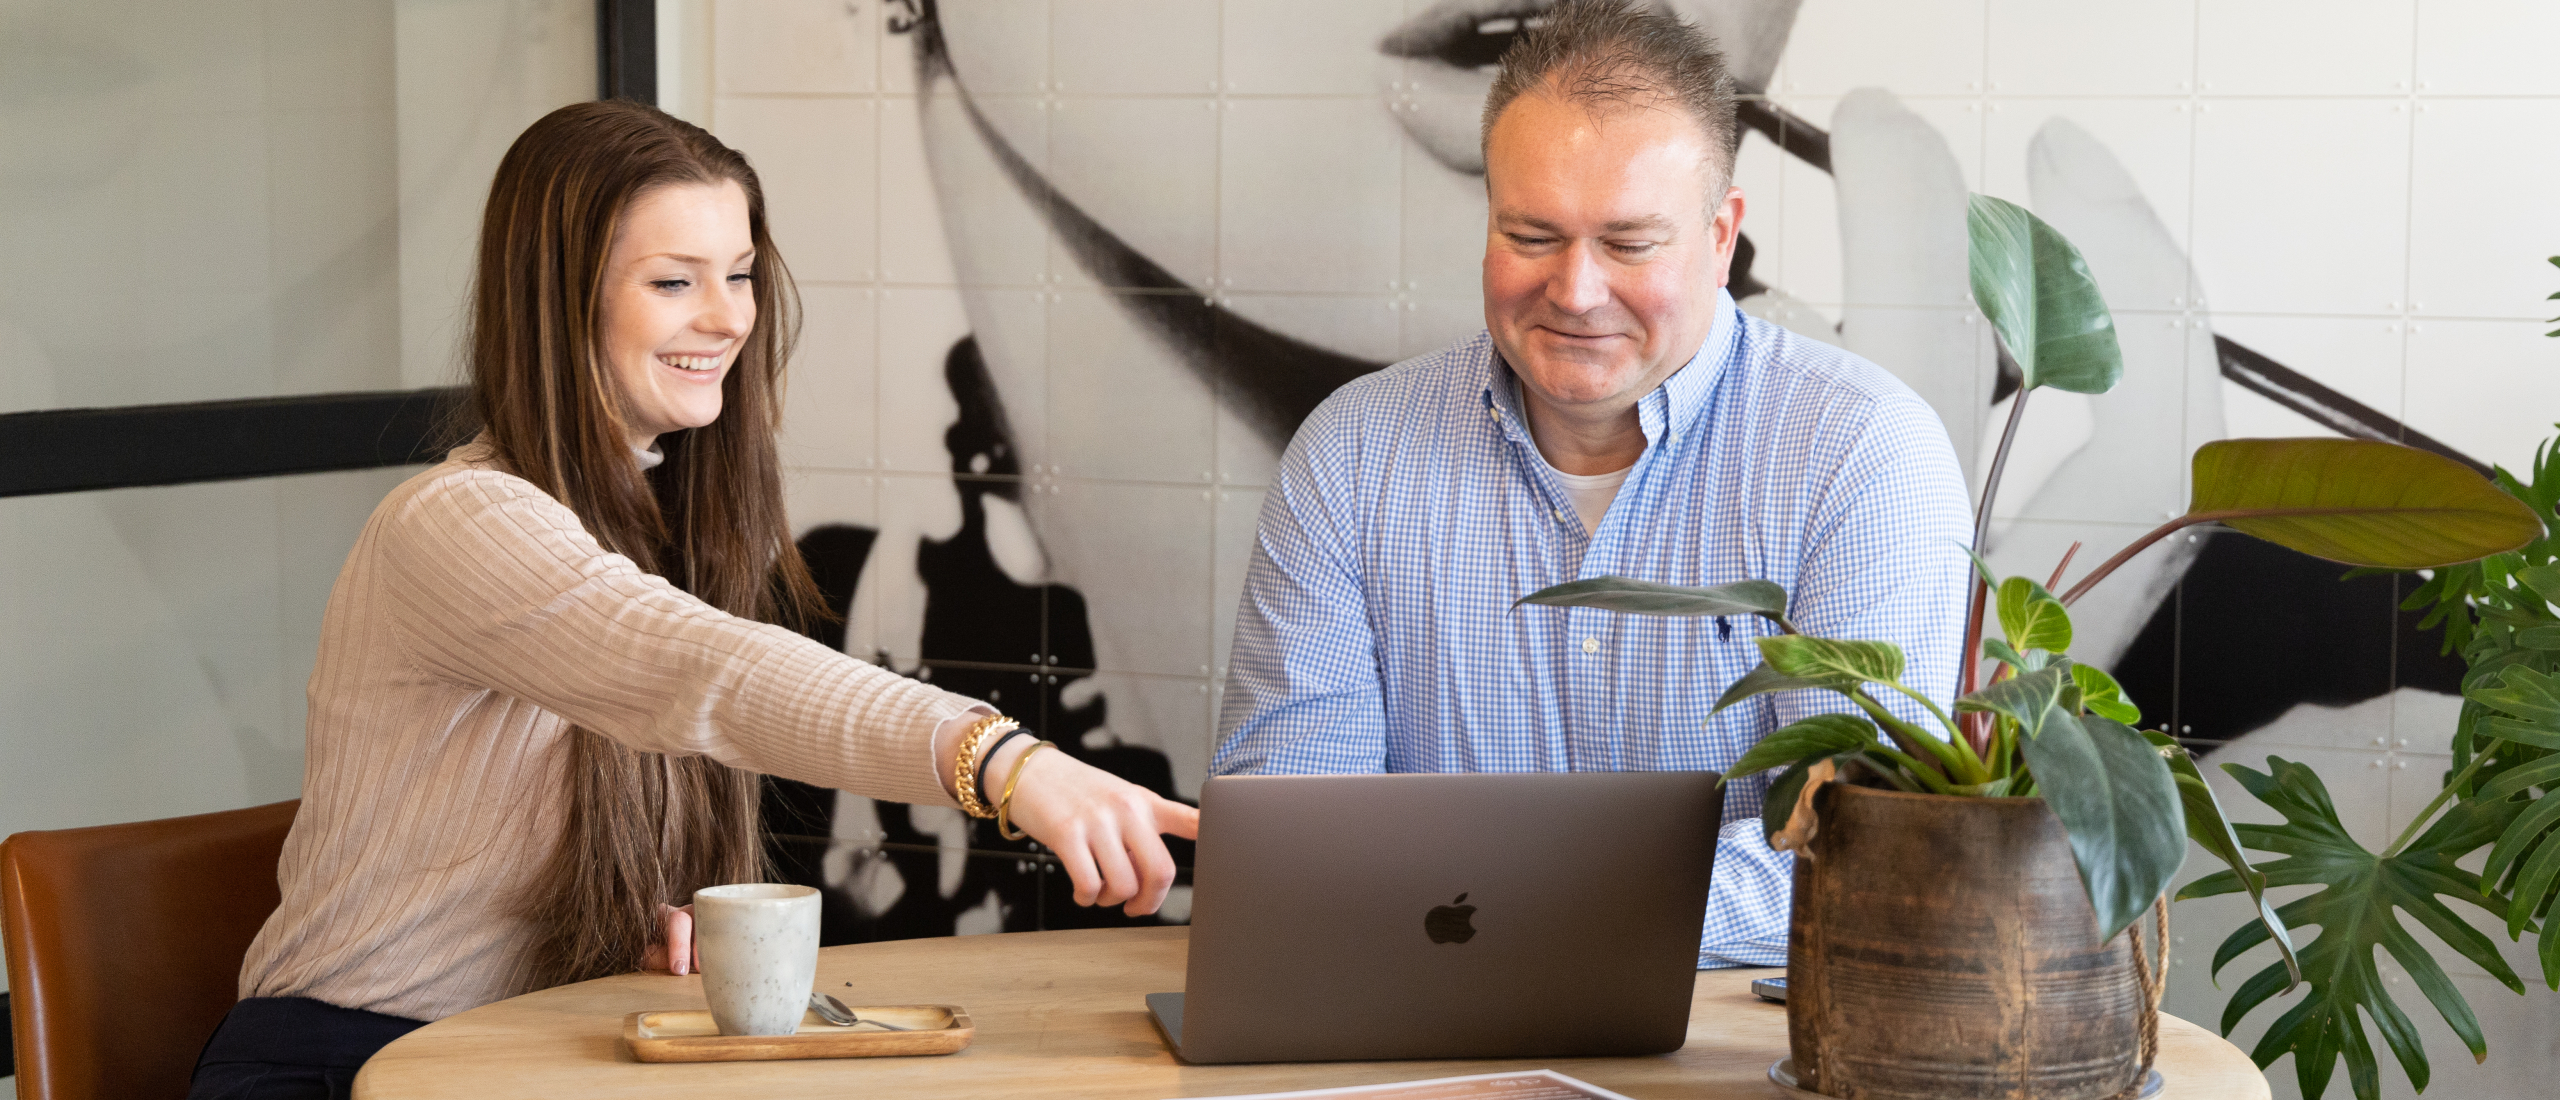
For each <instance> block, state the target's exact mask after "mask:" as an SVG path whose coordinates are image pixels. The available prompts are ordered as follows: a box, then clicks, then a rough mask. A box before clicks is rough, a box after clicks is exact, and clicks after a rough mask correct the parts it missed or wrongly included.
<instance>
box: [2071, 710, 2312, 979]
mask: <svg viewBox="0 0 2560 1100" xmlns="http://www.w3.org/2000/svg"><path fill="white" fill-rule="evenodd" d="M2072 667H2073V668H2074V669H2080V668H2087V667H2088V666H2087V665H2074V666H2072ZM2142 739H2143V740H2145V741H2149V742H2151V745H2152V747H2153V748H2156V749H2158V750H2160V756H2161V758H2162V759H2165V760H2167V761H2168V762H2169V774H2170V775H2172V776H2174V777H2176V779H2177V781H2178V804H2179V805H2181V806H2183V807H2185V808H2186V811H2187V839H2189V840H2192V841H2195V842H2196V844H2197V846H2199V847H2202V848H2203V849H2204V850H2205V851H2206V852H2208V853H2210V854H2212V856H2213V858H2215V859H2218V860H2221V861H2222V865H2223V866H2225V867H2228V868H2230V869H2231V870H2230V871H2229V872H2227V873H2229V874H2231V875H2232V876H2234V877H2235V879H2236V880H2237V881H2238V882H2239V883H2240V885H2241V886H2242V887H2243V888H2245V889H2246V890H2248V892H2249V903H2250V904H2251V905H2254V906H2256V907H2257V909H2258V923H2259V924H2261V925H2263V926H2265V929H2266V931H2267V933H2268V934H2269V935H2270V936H2273V937H2274V938H2275V943H2276V954H2277V955H2278V956H2280V957H2281V958H2282V959H2283V960H2284V968H2285V975H2286V982H2285V988H2286V989H2288V990H2289V989H2292V988H2293V985H2294V983H2296V982H2300V981H2301V980H2302V958H2301V956H2300V955H2298V954H2296V953H2295V951H2294V948H2293V933H2292V930H2290V929H2288V928H2286V927H2285V925H2284V918H2282V917H2279V916H2277V915H2276V907H2275V906H2274V905H2272V904H2269V903H2268V901H2267V876H2266V875H2264V874H2262V873H2260V872H2259V871H2258V869H2257V868H2255V867H2252V866H2250V865H2249V857H2248V855H2247V854H2246V853H2244V852H2243V851H2241V844H2240V834H2238V833H2235V832H2233V831H2232V829H2231V819H2230V818H2229V817H2228V816H2225V815H2224V814H2223V812H2222V800H2221V799H2219V798H2216V797H2214V794H2213V785H2212V784H2210V783H2207V782H2205V779H2204V772H2202V771H2200V770H2198V769H2197V767H2196V754H2194V753H2192V752H2189V751H2187V747H2186V746H2184V745H2181V744H2179V743H2178V742H2177V739H2176V738H2173V737H2170V736H2169V735H2168V734H2166V733H2163V732H2160V731H2158V730H2144V731H2142ZM2182 896H2183V895H2182Z"/></svg>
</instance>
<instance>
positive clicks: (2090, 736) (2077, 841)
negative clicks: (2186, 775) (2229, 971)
mask: <svg viewBox="0 0 2560 1100" xmlns="http://www.w3.org/2000/svg"><path fill="white" fill-rule="evenodd" d="M2040 675H2041V674H2040ZM2019 749H2020V751H2021V752H2023V753H2024V754H2025V755H2026V758H2027V766H2028V767H2029V768H2032V769H2034V770H2035V773H2036V787H2037V789H2039V790H2041V791H2042V792H2044V799H2045V804H2046V805H2049V806H2052V807H2053V812H2054V816H2056V817H2060V818H2061V819H2062V828H2063V831H2064V832H2067V833H2069V834H2070V835H2071V855H2072V860H2073V862H2075V863H2077V864H2079V867H2080V882H2081V884H2082V885H2084V886H2086V887H2087V888H2088V890H2089V905H2090V906H2091V907H2092V908H2094V909H2096V910H2097V912H2098V928H2099V939H2100V940H2101V942H2103V941H2105V940H2108V939H2113V938H2115V934H2116V933H2118V932H2121V931H2123V930H2124V926H2125V925H2128V924H2131V923H2133V922H2134V919H2135V918H2137V917H2140V916H2141V915H2142V914H2143V913H2144V912H2145V911H2147V910H2149V909H2150V908H2151V905H2152V903H2153V902H2155V901H2157V900H2159V898H2160V894H2161V893H2162V892H2163V891H2165V890H2167V889H2168V888H2169V879H2170V878H2171V877H2172V876H2174V875H2176V874H2177V873H2178V864H2179V863H2181V862H2183V861H2184V860H2185V859H2186V855H2187V837H2186V829H2185V828H2184V824H2183V816H2182V813H2181V810H2180V808H2179V805H2178V789H2177V783H2176V781H2175V780H2173V779H2171V778H2170V775H2169V763H2168V761H2166V760H2162V759H2161V758H2160V754H2159V753H2158V752H2156V751H2154V750H2153V749H2152V747H2151V743H2150V742H2148V741H2145V740H2143V739H2142V735H2141V734H2139V733H2136V732H2134V731H2133V730H2132V729H2130V728H2128V727H2126V726H2125V725H2123V724H2122V723H2119V722H2114V721H2110V720H2108V719H2105V718H2099V717H2095V716H2086V717H2084V716H2080V715H2057V716H2056V717H2054V718H2053V719H2051V720H2049V721H2047V722H2046V723H2045V727H2044V732H2043V733H2042V734H2040V735H2038V736H2035V737H2031V738H2027V739H2025V740H2024V741H2022V742H2021V743H2020V745H2019Z"/></svg>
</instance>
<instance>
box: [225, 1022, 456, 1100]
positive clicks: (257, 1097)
mask: <svg viewBox="0 0 2560 1100" xmlns="http://www.w3.org/2000/svg"><path fill="white" fill-rule="evenodd" d="M425 1026H426V1022H425V1021H423V1020H408V1019H402V1018H401V1017H398V1016H385V1015H383V1014H381V1013H379V1012H366V1011H364V1010H362V1009H355V1008H340V1007H338V1006H336V1005H333V1004H329V1003H327V1002H324V1001H315V1000H312V999H310V998H308V997H252V998H250V999H248V1000H245V1001H242V1002H240V1003H239V1004H236V1005H233V1006H231V1012H230V1014H229V1015H227V1016H224V1017H223V1018H222V1026H220V1027H217V1028H215V1029H213V1038H211V1039H208V1040H206V1041H205V1044H204V1054H203V1055H201V1056H200V1057H198V1058H197V1059H196V1076H195V1084H194V1085H193V1086H192V1087H190V1088H189V1089H188V1090H187V1100H348V1097H350V1096H351V1095H353V1094H354V1091H355V1084H356V1070H357V1069H358V1068H360V1067H362V1066H363V1065H364V1060H365V1059H367V1058H371V1057H373V1052H374V1051H377V1050H381V1049H382V1048H384V1047H386V1046H389V1045H391V1040H393V1039H397V1038H399V1037H401V1036H403V1035H406V1034H408V1033H410V1032H412V1031H415V1030H417V1029H419V1028H421V1027H425Z"/></svg>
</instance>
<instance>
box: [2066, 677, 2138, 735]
mask: <svg viewBox="0 0 2560 1100" xmlns="http://www.w3.org/2000/svg"><path fill="white" fill-rule="evenodd" d="M2071 680H2072V682H2073V683H2076V684H2078V685H2079V686H2080V706H2081V708H2082V709H2084V710H2087V711H2088V712H2090V713H2092V714H2098V715H2104V716H2106V717H2108V718H2113V719H2115V720H2116V721H2119V722H2122V723H2124V724H2125V725H2128V726H2137V725H2140V724H2141V722H2142V708H2140V707H2137V706H2135V705H2133V701H2132V700H2130V699H2127V698H2125V697H2124V685H2122V684H2118V683H2116V678H2115V677H2113V676H2109V675H2107V670H2105V669H2103V668H2099V667H2098V666H2096V665H2084V664H2077V663H2075V664H2073V665H2072V666H2071Z"/></svg>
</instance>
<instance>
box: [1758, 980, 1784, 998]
mask: <svg viewBox="0 0 2560 1100" xmlns="http://www.w3.org/2000/svg"><path fill="white" fill-rule="evenodd" d="M1751 992H1752V993H1754V994H1757V995H1758V996H1759V998H1760V999H1761V1000H1764V1001H1776V1002H1778V1003H1779V1004H1785V1003H1787V980H1786V979H1785V978H1755V979H1753V980H1752V982H1751Z"/></svg>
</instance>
